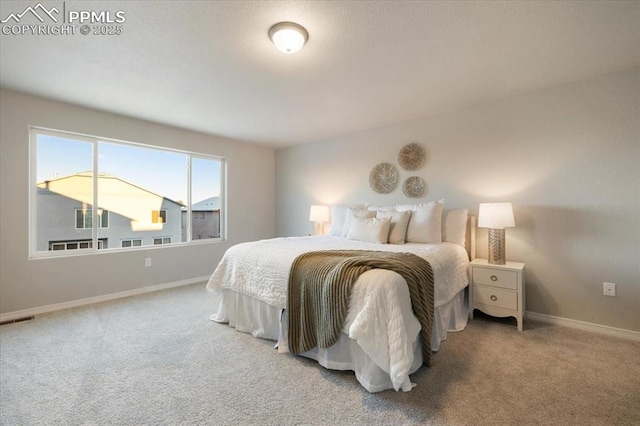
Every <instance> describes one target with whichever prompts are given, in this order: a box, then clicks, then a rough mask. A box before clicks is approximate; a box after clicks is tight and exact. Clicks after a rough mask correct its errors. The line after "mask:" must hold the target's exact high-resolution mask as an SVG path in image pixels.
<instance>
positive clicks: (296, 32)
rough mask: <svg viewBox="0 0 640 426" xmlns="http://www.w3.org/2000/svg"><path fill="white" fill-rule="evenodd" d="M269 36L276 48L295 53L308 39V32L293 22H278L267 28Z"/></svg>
mask: <svg viewBox="0 0 640 426" xmlns="http://www.w3.org/2000/svg"><path fill="white" fill-rule="evenodd" d="M269 38H270V39H271V41H272V42H273V44H275V45H276V47H277V48H278V50H280V51H282V52H284V53H296V52H297V51H299V50H300V49H302V46H304V44H305V43H306V42H307V40H308V39H309V33H308V32H307V30H305V29H304V27H303V26H301V25H298V24H296V23H294V22H279V23H277V24H275V25H274V26H273V27H271V28H270V29H269Z"/></svg>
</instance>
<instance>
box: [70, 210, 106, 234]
mask: <svg viewBox="0 0 640 426" xmlns="http://www.w3.org/2000/svg"><path fill="white" fill-rule="evenodd" d="M98 210H102V213H98V214H97V215H96V216H98V217H100V218H104V217H106V218H107V219H106V221H107V226H103V224H102V222H103V220H100V221H99V222H98V229H109V210H106V209H100V208H99V209H98ZM74 211H75V215H74V216H75V217H74V219H75V226H76V230H80V229H92V228H93V226H91V227H88V226H87V214H86V213H84V218H83V221H82V222H83V225H84V226H83V227H82V228H78V212H82V211H84V212H88V211H91V216H88V217H90V218H91V220H92V221H93V208H90V209H83V208H80V207H79V208H76V209H74ZM105 213H106V215H105ZM92 223H93V222H92Z"/></svg>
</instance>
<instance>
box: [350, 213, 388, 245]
mask: <svg viewBox="0 0 640 426" xmlns="http://www.w3.org/2000/svg"><path fill="white" fill-rule="evenodd" d="M390 227H391V218H390V217H387V218H384V219H376V218H375V217H371V218H367V219H363V218H359V217H357V216H354V217H353V218H352V219H351V228H350V229H349V234H348V235H347V239H349V240H357V241H365V242H368V243H379V244H386V243H387V238H388V237H389V228H390Z"/></svg>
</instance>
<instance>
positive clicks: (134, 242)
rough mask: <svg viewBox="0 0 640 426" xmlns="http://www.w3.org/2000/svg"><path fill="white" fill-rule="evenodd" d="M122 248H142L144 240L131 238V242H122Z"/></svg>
mask: <svg viewBox="0 0 640 426" xmlns="http://www.w3.org/2000/svg"><path fill="white" fill-rule="evenodd" d="M120 246H121V247H141V246H142V240H141V239H139V238H131V239H129V240H122V241H121V242H120Z"/></svg>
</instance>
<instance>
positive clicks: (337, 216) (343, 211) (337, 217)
mask: <svg viewBox="0 0 640 426" xmlns="http://www.w3.org/2000/svg"><path fill="white" fill-rule="evenodd" d="M349 207H352V208H359V209H363V208H364V205H362V204H354V205H352V206H348V205H347V204H335V205H333V206H331V229H330V230H329V235H333V236H336V237H341V236H344V235H342V231H343V230H344V222H345V220H346V219H347V208H349ZM347 229H348V228H347Z"/></svg>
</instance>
